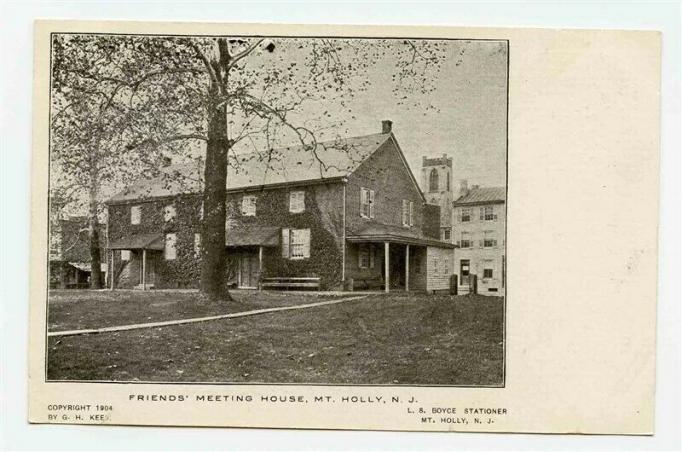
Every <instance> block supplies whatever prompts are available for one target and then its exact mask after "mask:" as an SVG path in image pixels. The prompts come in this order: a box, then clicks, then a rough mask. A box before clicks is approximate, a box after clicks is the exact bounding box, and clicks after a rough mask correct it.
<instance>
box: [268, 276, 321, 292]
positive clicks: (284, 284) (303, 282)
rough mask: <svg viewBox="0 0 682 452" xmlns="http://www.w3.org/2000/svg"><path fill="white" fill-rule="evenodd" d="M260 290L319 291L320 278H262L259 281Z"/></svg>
mask: <svg viewBox="0 0 682 452" xmlns="http://www.w3.org/2000/svg"><path fill="white" fill-rule="evenodd" d="M261 288H262V289H317V290H320V278H318V277H314V276H311V277H305V278H289V277H277V278H263V279H262V280H261Z"/></svg>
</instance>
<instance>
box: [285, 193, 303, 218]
mask: <svg viewBox="0 0 682 452" xmlns="http://www.w3.org/2000/svg"><path fill="white" fill-rule="evenodd" d="M304 210H305V192H304V191H292V192H291V193H289V212H291V213H301V212H303V211H304Z"/></svg>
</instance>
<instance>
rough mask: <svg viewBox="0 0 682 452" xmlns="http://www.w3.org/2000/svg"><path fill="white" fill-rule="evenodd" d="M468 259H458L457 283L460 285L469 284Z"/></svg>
mask: <svg viewBox="0 0 682 452" xmlns="http://www.w3.org/2000/svg"><path fill="white" fill-rule="evenodd" d="M469 270H470V264H469V259H462V260H460V261H459V279H460V282H459V284H460V285H462V286H466V285H469V273H470V271H469Z"/></svg>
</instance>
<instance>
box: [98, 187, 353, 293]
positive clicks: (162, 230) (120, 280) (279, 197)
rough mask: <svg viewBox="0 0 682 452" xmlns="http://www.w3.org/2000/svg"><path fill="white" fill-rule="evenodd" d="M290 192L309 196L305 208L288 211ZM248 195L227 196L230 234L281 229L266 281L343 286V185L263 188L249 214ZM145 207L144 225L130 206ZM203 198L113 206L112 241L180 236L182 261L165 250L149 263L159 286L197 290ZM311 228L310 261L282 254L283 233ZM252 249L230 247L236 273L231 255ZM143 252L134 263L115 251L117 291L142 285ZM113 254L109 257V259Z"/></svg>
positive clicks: (266, 262) (267, 259)
mask: <svg viewBox="0 0 682 452" xmlns="http://www.w3.org/2000/svg"><path fill="white" fill-rule="evenodd" d="M290 191H304V192H305V198H304V203H305V210H304V211H303V212H301V213H291V212H290V211H289V193H290ZM244 194H245V193H244V192H233V193H228V199H227V222H226V223H227V228H228V229H227V234H228V235H229V234H230V230H231V229H239V228H249V227H277V228H279V229H280V233H279V237H278V246H277V247H276V248H265V249H264V253H263V274H262V276H263V277H277V276H297V277H301V276H318V277H320V278H321V283H322V286H323V287H324V288H329V289H333V288H340V287H341V265H342V251H341V250H342V244H343V186H342V184H341V183H325V184H315V185H307V186H303V187H292V188H279V189H263V190H259V191H251V192H248V194H249V195H255V196H256V197H257V202H256V215H255V216H244V215H242V213H241V203H242V198H243V196H244ZM168 205H173V206H175V209H176V216H175V218H174V219H173V220H171V221H165V220H164V208H165V206H168ZM132 206H140V208H141V215H140V224H137V225H134V224H131V221H130V220H131V207H132ZM200 212H201V197H200V196H199V195H181V196H177V197H175V198H155V199H145V200H140V201H139V202H132V203H124V204H110V205H109V215H108V219H109V240H110V241H111V242H115V241H117V240H119V239H122V238H126V237H131V236H134V235H139V234H152V233H157V234H161V235H164V236H165V234H167V233H175V234H176V236H177V242H176V251H177V257H176V259H174V260H166V259H165V258H164V255H163V252H158V251H156V252H153V251H148V252H147V262H148V263H149V265H150V266H153V268H154V270H155V280H154V287H156V288H185V287H198V285H199V280H200V271H201V266H200V264H201V262H200V257H197V256H195V252H194V234H195V233H200V232H201V217H200V215H201V213H200ZM282 228H289V229H310V257H309V258H307V259H300V260H292V259H288V258H284V257H283V256H282V248H281V229H282ZM241 251H248V250H246V249H242V250H240V249H239V248H234V249H233V248H229V249H228V259H229V261H230V266H231V267H232V271H235V268H234V266H235V265H236V261H235V259H233V258H231V257H230V255H235V254H237V252H241ZM141 255H142V253H131V259H130V261H122V260H121V253H120V252H119V251H116V252H115V253H114V265H115V275H116V287H133V286H135V285H137V284H139V283H140V282H141V281H140V277H139V273H140V270H139V265H141V264H140V259H141ZM109 258H110V255H107V259H109Z"/></svg>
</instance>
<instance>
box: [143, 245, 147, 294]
mask: <svg viewBox="0 0 682 452" xmlns="http://www.w3.org/2000/svg"><path fill="white" fill-rule="evenodd" d="M142 290H147V250H146V249H144V248H143V249H142Z"/></svg>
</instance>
